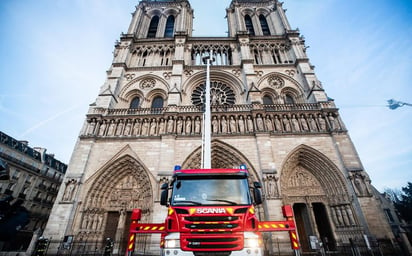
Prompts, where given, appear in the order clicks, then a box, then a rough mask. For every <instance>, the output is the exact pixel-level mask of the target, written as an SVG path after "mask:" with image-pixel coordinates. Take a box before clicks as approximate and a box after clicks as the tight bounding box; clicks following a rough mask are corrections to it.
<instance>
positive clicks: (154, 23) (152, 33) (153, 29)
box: [147, 16, 159, 38]
mask: <svg viewBox="0 0 412 256" xmlns="http://www.w3.org/2000/svg"><path fill="white" fill-rule="evenodd" d="M158 25H159V16H153V18H152V20H151V21H150V25H149V30H148V31H147V38H155V37H156V33H157V27H158Z"/></svg>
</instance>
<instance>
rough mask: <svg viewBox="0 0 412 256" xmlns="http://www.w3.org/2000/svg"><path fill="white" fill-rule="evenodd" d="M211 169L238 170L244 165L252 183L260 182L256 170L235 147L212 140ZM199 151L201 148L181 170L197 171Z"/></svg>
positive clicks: (199, 163)
mask: <svg viewBox="0 0 412 256" xmlns="http://www.w3.org/2000/svg"><path fill="white" fill-rule="evenodd" d="M211 147H212V152H211V153H212V168H219V169H220V168H223V169H225V168H228V169H232V168H234V169H238V168H239V167H240V165H241V164H246V166H247V168H248V170H249V174H250V175H251V177H252V180H254V181H260V176H259V175H258V173H257V171H256V169H255V168H254V167H253V165H252V163H251V162H250V161H249V160H248V159H247V158H246V157H245V156H244V155H243V154H242V153H241V152H240V151H239V150H238V149H236V148H235V147H233V146H231V145H229V144H227V143H225V142H222V141H220V140H213V141H212V144H211ZM201 151H202V148H201V147H198V148H197V149H195V150H194V151H193V152H192V153H191V154H190V155H189V156H188V157H187V158H186V160H185V161H184V162H183V164H182V168H183V169H198V168H200V166H201V162H200V161H201Z"/></svg>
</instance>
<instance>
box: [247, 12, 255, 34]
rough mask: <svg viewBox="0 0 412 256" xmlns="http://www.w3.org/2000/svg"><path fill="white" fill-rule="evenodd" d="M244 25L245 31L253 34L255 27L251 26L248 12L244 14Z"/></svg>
mask: <svg viewBox="0 0 412 256" xmlns="http://www.w3.org/2000/svg"><path fill="white" fill-rule="evenodd" d="M245 26H246V30H247V32H249V35H251V36H254V35H255V29H254V28H253V22H252V18H251V17H250V16H249V14H246V15H245Z"/></svg>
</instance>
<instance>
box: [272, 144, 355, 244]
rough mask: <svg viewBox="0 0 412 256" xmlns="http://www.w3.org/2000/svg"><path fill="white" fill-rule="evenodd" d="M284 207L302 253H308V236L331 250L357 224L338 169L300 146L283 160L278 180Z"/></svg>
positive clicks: (303, 146) (328, 161) (309, 149)
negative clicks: (293, 221) (290, 212)
mask: <svg viewBox="0 0 412 256" xmlns="http://www.w3.org/2000/svg"><path fill="white" fill-rule="evenodd" d="M280 187H281V194H282V198H283V203H284V204H290V205H293V210H294V213H295V219H296V225H297V229H298V234H299V238H300V240H301V244H302V249H303V250H304V251H309V250H310V246H309V240H308V236H309V235H316V236H317V237H318V238H321V239H325V238H326V241H329V246H330V248H331V249H333V248H334V247H335V242H336V240H337V239H343V238H344V236H345V230H351V232H354V233H353V234H355V233H356V232H357V231H356V226H357V225H358V224H357V221H356V217H355V215H354V210H353V208H352V206H351V203H350V196H349V193H348V188H347V183H345V177H344V176H343V174H342V172H341V171H340V170H339V168H338V167H337V166H336V165H335V164H334V163H333V162H332V161H331V160H330V159H329V158H328V157H326V156H325V155H324V154H322V153H321V152H319V151H317V150H315V149H313V148H311V147H309V146H306V145H300V146H298V147H297V148H296V149H295V150H293V151H292V152H291V153H290V154H289V156H288V157H287V158H286V160H285V162H284V164H283V166H282V170H281V176H280Z"/></svg>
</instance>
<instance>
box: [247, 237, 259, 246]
mask: <svg viewBox="0 0 412 256" xmlns="http://www.w3.org/2000/svg"><path fill="white" fill-rule="evenodd" d="M244 247H245V248H259V238H257V237H256V238H245V246H244Z"/></svg>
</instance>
